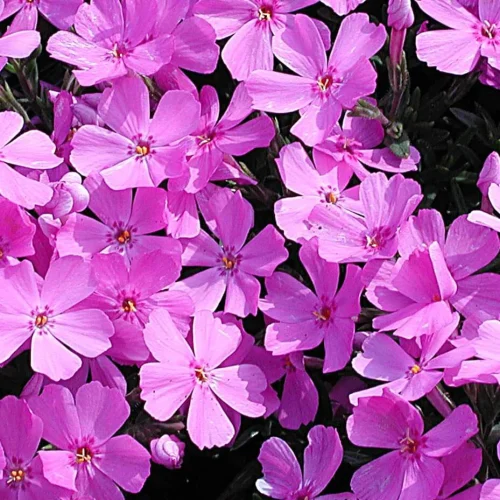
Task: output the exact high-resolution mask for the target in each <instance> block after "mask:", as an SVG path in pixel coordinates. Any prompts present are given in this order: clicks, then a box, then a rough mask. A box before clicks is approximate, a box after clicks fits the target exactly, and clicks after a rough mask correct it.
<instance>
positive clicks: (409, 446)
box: [399, 429, 425, 458]
mask: <svg viewBox="0 0 500 500" xmlns="http://www.w3.org/2000/svg"><path fill="white" fill-rule="evenodd" d="M424 441H425V437H422V436H419V435H416V434H415V433H414V432H412V431H411V429H407V431H406V435H405V436H404V437H403V439H401V440H400V441H399V444H400V445H401V449H400V451H401V453H402V454H405V455H409V456H410V457H412V458H415V457H418V455H419V453H420V448H421V447H422V445H423V444H424Z"/></svg>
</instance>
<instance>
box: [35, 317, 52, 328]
mask: <svg viewBox="0 0 500 500" xmlns="http://www.w3.org/2000/svg"><path fill="white" fill-rule="evenodd" d="M48 322H49V317H48V316H47V315H46V314H37V315H36V318H35V326H36V327H37V328H43V327H44V326H45V325H46V324H47V323H48Z"/></svg>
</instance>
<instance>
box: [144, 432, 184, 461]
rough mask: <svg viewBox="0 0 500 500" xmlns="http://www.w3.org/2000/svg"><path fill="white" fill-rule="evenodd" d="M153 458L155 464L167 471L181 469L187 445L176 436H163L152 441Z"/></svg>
mask: <svg viewBox="0 0 500 500" xmlns="http://www.w3.org/2000/svg"><path fill="white" fill-rule="evenodd" d="M150 446H151V458H152V459H153V462H155V463H157V464H160V465H163V466H165V467H166V468H167V469H180V468H181V465H182V459H183V458H184V448H185V447H186V445H185V444H184V443H183V442H182V441H181V440H180V439H179V438H178V437H176V436H169V435H168V434H165V435H163V436H162V437H161V438H160V439H153V441H151V445H150Z"/></svg>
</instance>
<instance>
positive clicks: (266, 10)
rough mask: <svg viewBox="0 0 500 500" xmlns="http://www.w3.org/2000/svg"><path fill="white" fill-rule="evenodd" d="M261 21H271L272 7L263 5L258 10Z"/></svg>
mask: <svg viewBox="0 0 500 500" xmlns="http://www.w3.org/2000/svg"><path fill="white" fill-rule="evenodd" d="M258 16H259V21H270V20H271V18H272V16H273V11H272V9H271V7H268V6H265V5H263V6H262V7H261V8H260V9H259V12H258Z"/></svg>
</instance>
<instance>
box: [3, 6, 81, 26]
mask: <svg viewBox="0 0 500 500" xmlns="http://www.w3.org/2000/svg"><path fill="white" fill-rule="evenodd" d="M4 1H5V7H4V9H3V11H2V13H1V14H0V21H3V20H4V19H7V18H8V17H10V16H12V15H13V14H16V17H15V18H14V20H13V21H12V24H11V25H10V27H9V32H16V31H21V30H34V29H36V25H37V22H38V12H40V14H42V16H43V17H45V18H46V19H48V21H49V22H51V23H52V24H53V25H54V26H55V27H56V28H59V29H61V30H67V29H69V28H70V27H71V26H72V25H73V23H74V21H75V15H76V11H77V10H78V7H80V5H82V3H83V0H62V1H61V0H4Z"/></svg>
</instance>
